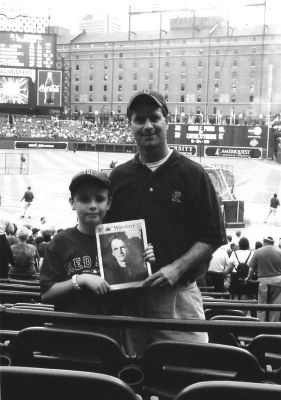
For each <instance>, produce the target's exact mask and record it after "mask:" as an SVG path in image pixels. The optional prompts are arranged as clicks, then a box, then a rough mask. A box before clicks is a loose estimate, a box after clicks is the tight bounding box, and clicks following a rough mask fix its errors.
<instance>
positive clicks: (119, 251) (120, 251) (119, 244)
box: [111, 239, 127, 262]
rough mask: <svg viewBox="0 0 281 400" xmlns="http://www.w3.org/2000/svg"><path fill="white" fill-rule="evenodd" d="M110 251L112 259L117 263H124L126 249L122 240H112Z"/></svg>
mask: <svg viewBox="0 0 281 400" xmlns="http://www.w3.org/2000/svg"><path fill="white" fill-rule="evenodd" d="M111 250H112V255H113V257H115V258H116V260H117V261H118V262H124V261H125V260H126V257H127V247H126V244H125V243H124V242H123V240H121V239H113V240H112V242H111Z"/></svg>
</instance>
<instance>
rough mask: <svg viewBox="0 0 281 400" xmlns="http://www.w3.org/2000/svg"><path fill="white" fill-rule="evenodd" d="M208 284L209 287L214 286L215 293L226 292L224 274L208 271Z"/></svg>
mask: <svg viewBox="0 0 281 400" xmlns="http://www.w3.org/2000/svg"><path fill="white" fill-rule="evenodd" d="M206 282H207V285H208V286H213V287H214V291H215V292H223V291H224V274H223V273H222V272H216V271H207V273H206Z"/></svg>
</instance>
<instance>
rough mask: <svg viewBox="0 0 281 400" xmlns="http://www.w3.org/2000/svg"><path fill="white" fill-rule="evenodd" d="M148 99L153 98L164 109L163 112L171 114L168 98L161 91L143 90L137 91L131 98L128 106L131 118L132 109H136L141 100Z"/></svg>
mask: <svg viewBox="0 0 281 400" xmlns="http://www.w3.org/2000/svg"><path fill="white" fill-rule="evenodd" d="M146 99H150V100H153V101H154V102H155V103H156V104H157V105H158V106H159V107H161V108H162V109H163V111H164V113H163V114H164V116H165V117H166V116H167V115H168V114H169V110H168V107H167V103H166V100H165V99H164V96H163V95H162V94H161V93H158V92H156V91H154V90H142V91H141V92H138V93H136V94H135V95H134V96H132V98H131V99H130V101H129V104H128V107H127V117H128V118H130V117H131V114H132V111H134V109H135V107H136V105H137V104H139V103H140V102H141V101H145V100H146Z"/></svg>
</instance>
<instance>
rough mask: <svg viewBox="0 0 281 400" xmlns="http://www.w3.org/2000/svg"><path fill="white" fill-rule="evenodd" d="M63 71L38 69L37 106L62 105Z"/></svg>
mask: <svg viewBox="0 0 281 400" xmlns="http://www.w3.org/2000/svg"><path fill="white" fill-rule="evenodd" d="M61 100H62V72H61V71H57V70H42V69H39V70H38V75H37V106H40V107H44V106H45V107H61V104H62V101H61Z"/></svg>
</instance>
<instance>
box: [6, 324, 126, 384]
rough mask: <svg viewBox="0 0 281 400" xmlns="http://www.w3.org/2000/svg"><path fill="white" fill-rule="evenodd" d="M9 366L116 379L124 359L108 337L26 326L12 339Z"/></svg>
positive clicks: (91, 333) (85, 332)
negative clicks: (10, 362)
mask: <svg viewBox="0 0 281 400" xmlns="http://www.w3.org/2000/svg"><path fill="white" fill-rule="evenodd" d="M12 354H13V357H12V365H17V366H30V367H44V368H60V369H68V370H69V369H73V370H81V371H93V372H100V373H105V374H109V375H114V376H117V375H118V373H119V371H120V370H121V369H122V368H123V367H124V365H126V362H127V358H126V357H125V355H124V353H123V352H122V350H121V348H120V346H119V345H118V343H117V342H116V341H115V340H113V339H112V338H110V337H109V336H106V335H103V334H99V333H94V332H88V331H82V330H80V331H79V330H73V329H63V328H54V327H52V328H49V327H29V328H25V329H23V330H21V331H20V332H19V333H18V335H17V336H16V337H15V339H14V340H13V345H12Z"/></svg>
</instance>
